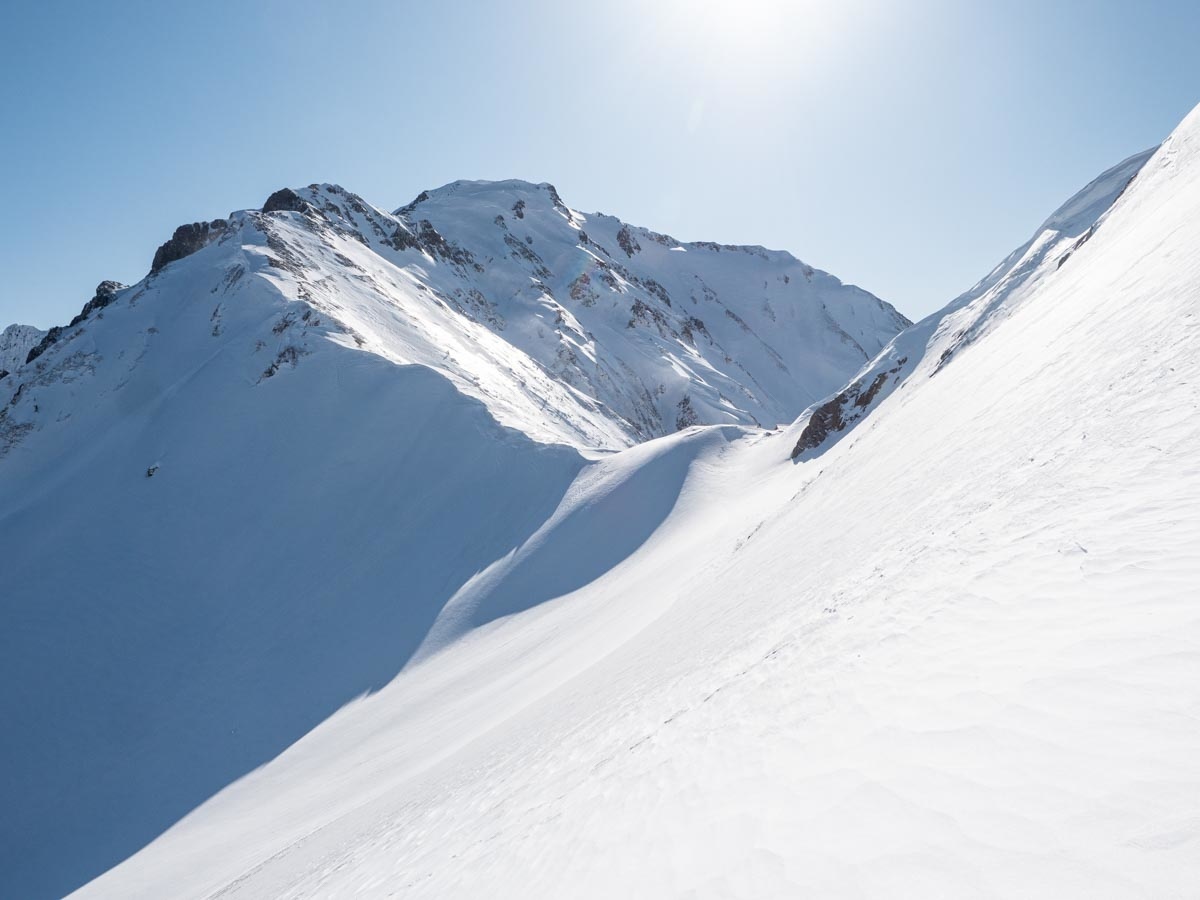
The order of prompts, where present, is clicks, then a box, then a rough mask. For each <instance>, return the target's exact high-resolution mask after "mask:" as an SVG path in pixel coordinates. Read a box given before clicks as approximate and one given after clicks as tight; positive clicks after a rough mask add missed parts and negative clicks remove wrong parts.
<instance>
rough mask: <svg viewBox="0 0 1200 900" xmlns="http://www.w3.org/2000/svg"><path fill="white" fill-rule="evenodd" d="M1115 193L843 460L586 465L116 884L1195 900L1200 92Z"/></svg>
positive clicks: (112, 878) (922, 375) (766, 438)
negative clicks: (372, 685)
mask: <svg viewBox="0 0 1200 900" xmlns="http://www.w3.org/2000/svg"><path fill="white" fill-rule="evenodd" d="M1139 166H1140V171H1138V167H1139ZM1133 171H1138V174H1137V178H1136V179H1134V180H1133V182H1132V183H1130V184H1129V186H1128V188H1127V189H1126V190H1124V192H1123V193H1122V192H1120V190H1119V188H1115V185H1116V183H1118V182H1120V181H1121V180H1123V179H1124V178H1125V175H1126V174H1132V172H1133ZM1112 181H1113V187H1110V186H1107V185H1106V186H1103V187H1100V188H1098V190H1097V193H1096V197H1097V203H1098V207H1105V206H1107V204H1109V203H1111V208H1109V209H1108V211H1107V213H1105V214H1104V215H1102V216H1099V217H1098V214H1099V213H1100V212H1101V211H1102V210H1101V209H1100V208H1097V209H1095V210H1094V211H1087V212H1084V211H1082V210H1081V211H1080V213H1079V215H1080V216H1081V217H1083V218H1087V217H1088V216H1091V217H1092V219H1093V221H1095V222H1097V223H1098V224H1097V227H1096V228H1095V229H1094V231H1092V232H1091V234H1090V238H1089V239H1088V240H1087V241H1085V242H1080V241H1079V240H1078V237H1077V236H1075V235H1069V236H1068V238H1075V239H1074V241H1073V242H1072V246H1073V249H1072V254H1071V257H1070V259H1069V260H1068V261H1067V262H1066V263H1065V264H1064V265H1061V266H1058V265H1057V264H1054V265H1053V266H1051V267H1048V266H1047V265H1046V264H1045V263H1046V261H1049V260H1051V259H1054V258H1061V254H1059V253H1057V252H1054V253H1053V254H1051V255H1047V256H1045V257H1044V260H1043V262H1039V263H1037V264H1036V265H1035V266H1034V268H1036V269H1037V274H1036V275H1035V276H1034V277H1031V278H1016V279H1010V280H1009V282H1008V284H1009V287H1008V288H1003V287H1001V288H999V289H998V290H996V291H994V292H993V293H991V294H990V295H989V293H988V292H989V291H992V289H993V288H994V287H996V286H997V285H1000V284H1001V283H1002V282H1003V280H1004V276H1003V275H1001V276H1000V278H998V279H996V280H995V281H994V282H993V284H991V285H987V286H984V287H983V288H982V293H980V294H979V297H980V298H983V297H988V299H987V300H986V301H984V302H983V303H980V304H979V305H978V306H976V307H975V309H976V310H977V311H982V309H983V307H986V309H987V314H986V316H976V317H974V318H971V322H972V323H974V322H984V321H986V323H987V325H986V327H984V328H981V329H978V330H975V331H969V330H968V331H966V332H963V333H964V334H969V335H970V338H971V339H970V340H963V341H959V340H957V338H952V340H954V341H955V343H954V344H953V345H952V346H955V347H956V349H955V352H954V353H953V355H952V358H951V360H950V362H949V363H948V364H946V365H943V366H941V367H940V369H939V370H938V371H936V373H935V374H934V373H930V372H926V371H925V370H921V371H919V372H917V373H916V374H915V375H913V374H909V373H907V372H906V373H904V374H905V375H907V376H908V377H907V378H906V379H902V380H901V381H900V382H899V384H901V385H903V386H904V387H903V388H899V387H898V388H897V389H896V390H893V391H891V392H890V393H888V394H886V395H881V396H880V397H879V402H878V403H877V405H876V406H875V408H874V409H873V410H872V412H871V414H870V416H869V417H867V418H865V419H864V420H862V422H861V424H860V425H859V427H856V428H855V429H854V430H853V431H850V432H849V433H848V434H847V435H846V436H845V437H844V438H843V439H842V440H839V441H834V442H831V443H830V444H829V445H827V446H823V447H821V448H820V449H821V450H822V452H821V453H820V455H817V456H811V455H805V454H801V455H800V456H799V457H798V458H797V460H796V461H795V462H789V461H788V457H789V456H790V453H791V450H792V446H793V444H794V442H796V441H797V440H798V439H799V437H800V435H801V434H802V432H803V431H804V430H805V429H806V428H807V427H808V423H809V418H808V417H807V416H806V417H803V418H801V419H800V420H799V421H798V422H796V423H795V424H794V425H793V426H791V427H789V428H787V429H783V430H780V431H774V432H766V431H756V430H749V429H740V428H736V427H732V426H723V427H716V428H698V429H688V430H685V431H684V432H682V433H680V434H677V435H673V436H668V437H664V438H661V439H659V440H656V441H651V442H649V443H645V444H642V445H641V446H638V447H635V448H633V449H631V450H628V451H625V452H622V453H619V454H616V455H613V456H610V457H608V458H605V459H603V460H599V461H595V462H592V463H590V464H588V465H587V466H585V467H583V468H581V469H580V470H579V471H578V472H577V474H575V476H574V481H573V483H572V484H571V485H570V486H569V487H567V488H566V489H565V490H563V491H562V493H561V495H560V498H559V502H558V504H557V505H556V508H555V511H554V513H553V514H551V515H549V516H548V517H546V518H545V519H544V520H543V522H542V524H541V525H539V526H538V528H537V529H536V530H534V531H532V532H530V536H529V538H528V540H525V541H522V542H521V543H520V544H519V545H518V546H517V547H516V548H515V550H514V552H513V553H512V554H511V555H510V556H506V557H505V558H503V559H501V560H499V561H498V562H497V563H496V564H493V565H490V566H488V567H486V568H485V569H481V570H480V573H479V575H478V577H477V578H476V579H474V580H473V581H472V582H471V583H470V584H469V585H467V586H466V587H465V588H463V589H462V590H460V591H458V592H456V594H455V597H454V598H453V600H452V601H451V602H450V603H449V604H448V605H447V607H446V610H445V611H444V612H443V613H442V614H441V615H440V616H439V619H438V621H437V622H436V623H435V624H434V626H433V628H432V629H431V636H432V639H433V644H432V645H431V646H427V647H426V648H425V650H424V651H422V652H421V653H420V654H419V656H418V657H417V660H416V661H415V662H413V663H411V664H410V665H409V666H407V667H406V668H405V670H404V671H402V672H401V673H400V674H399V675H398V677H396V678H395V679H394V680H392V681H391V682H390V683H388V684H387V685H386V686H383V687H381V689H380V690H378V691H377V692H376V693H374V694H372V695H370V696H366V697H362V698H359V699H357V700H355V701H354V702H352V703H349V704H347V705H346V706H344V707H343V708H341V709H340V710H338V712H337V713H336V714H334V715H332V716H331V717H329V718H328V719H327V720H326V721H324V722H323V723H322V724H321V725H320V726H318V727H317V728H315V729H314V730H313V731H312V732H311V733H310V734H308V735H307V736H306V737H305V738H304V739H303V740H301V741H299V742H298V743H296V744H295V745H294V746H292V747H290V748H289V749H288V750H287V751H286V752H284V753H282V754H281V755H280V756H279V757H278V758H276V759H274V760H272V761H271V762H270V763H269V764H268V765H266V766H263V767H262V768H260V769H258V770H256V771H254V772H252V773H251V774H249V775H247V776H246V777H245V778H243V779H241V780H239V781H238V782H236V783H235V784H233V785H231V786H230V787H228V788H227V789H225V790H224V791H222V792H220V793H219V794H217V795H216V796H215V797H213V798H212V799H210V800H209V801H208V802H206V803H205V804H204V805H202V806H200V807H199V808H198V809H197V810H195V811H194V812H193V813H191V814H190V815H189V816H187V817H186V818H184V819H183V820H182V821H181V822H179V823H178V824H177V825H175V826H174V827H173V828H171V829H170V830H169V831H167V832H166V833H165V834H164V835H162V836H161V837H160V838H158V839H157V840H156V841H154V842H153V843H152V844H151V845H150V846H149V847H147V848H146V849H145V850H143V851H142V852H140V853H139V854H137V855H135V856H134V857H132V858H131V859H129V860H128V861H126V862H124V863H123V864H121V865H120V866H118V867H116V868H115V869H113V870H112V871H110V872H108V873H107V874H105V875H104V876H103V877H101V878H99V879H97V880H96V881H95V882H93V883H91V884H90V885H88V886H87V887H86V888H85V889H84V890H82V891H81V892H80V896H85V897H131V896H145V897H155V896H162V895H164V894H171V895H185V896H220V897H223V898H232V897H261V896H272V897H302V896H321V897H351V896H390V895H402V896H406V897H448V896H453V897H470V896H484V895H486V896H500V897H528V896H538V897H550V896H574V897H609V896H638V897H662V896H680V897H684V896H686V897H728V896H747V897H751V896H753V897H764V896H768V897H783V896H822V897H827V896H828V897H905V896H911V897H931V896H941V897H963V896H970V897H1047V898H1062V897H1097V896H1103V897H1146V896H1153V897H1186V896H1192V895H1194V892H1195V885H1196V884H1197V883H1200V815H1198V813H1197V810H1198V809H1200V762H1198V760H1200V715H1198V714H1200V652H1198V649H1197V648H1198V647H1200V606H1198V605H1197V594H1196V586H1197V584H1200V553H1198V552H1197V548H1198V547H1200V416H1197V406H1198V405H1200V388H1198V384H1197V378H1198V376H1200V373H1198V372H1197V366H1196V361H1197V359H1200V325H1198V323H1200V257H1198V256H1197V254H1196V250H1195V248H1196V247H1197V246H1198V245H1200V215H1198V213H1200V110H1198V111H1196V112H1194V113H1193V114H1192V115H1191V116H1189V118H1188V119H1187V120H1186V121H1185V122H1184V123H1183V124H1182V125H1181V126H1180V127H1179V129H1177V131H1176V132H1175V133H1174V134H1173V135H1172V136H1171V137H1170V138H1169V139H1168V140H1167V141H1166V142H1165V143H1164V144H1163V145H1162V147H1160V148H1159V149H1158V150H1157V151H1156V152H1155V153H1154V154H1153V155H1152V156H1151V157H1150V158H1149V159H1148V160H1140V161H1138V162H1136V163H1130V164H1129V165H1128V166H1127V167H1126V168H1125V169H1119V170H1117V172H1116V174H1115V175H1114V176H1113V177H1112ZM1118 194H1119V196H1118ZM1086 227H1087V228H1089V229H1090V227H1091V226H1090V225H1088V226H1086ZM1068 238H1064V240H1066V239H1068ZM1027 252H1028V248H1027V249H1026V250H1025V251H1022V252H1021V256H1022V257H1024V256H1025V254H1026V253H1027ZM1010 268H1011V267H1010ZM1005 271H1008V269H1005ZM972 302H973V301H968V302H967V303H966V304H965V305H964V306H963V307H962V308H963V309H967V308H970V307H971V306H972ZM953 315H954V313H953V312H951V314H950V316H953ZM948 318H949V317H948ZM966 323H967V322H966V319H965V318H964V320H963V324H966ZM954 331H955V330H954V329H950V332H954ZM922 342H925V343H926V344H927V341H926V339H925V338H922ZM898 343H899V342H898ZM939 348H940V345H939ZM940 355H941V353H940V349H939V353H938V358H939V360H940ZM927 357H928V353H926V354H924V356H923V358H926V363H928V362H929V360H928V358H927ZM926 363H922V365H925V364H926ZM932 365H933V367H934V368H937V364H936V362H934V363H933V364H932ZM302 368H303V367H301V369H298V371H301V370H302ZM897 374H899V373H897ZM641 473H645V474H646V477H645V479H644V481H645V483H646V484H649V485H654V486H655V490H654V491H652V492H651V495H650V496H647V495H646V492H645V490H644V488H643V486H641V485H639V477H640V474H641ZM155 477H156V478H157V476H155ZM563 480H564V481H566V480H568V476H564V478H563ZM140 484H149V483H148V482H142V483H140ZM552 493H553V492H552ZM623 508H624V509H626V512H625V513H624V514H621V513H620V510H622V509H623ZM614 510H615V511H616V512H614ZM614 522H627V523H629V526H630V527H636V530H637V536H636V538H635V539H633V540H629V541H628V542H625V539H624V537H623V536H622V535H621V533H620V530H619V529H618V528H616V527H614ZM593 553H594V554H595V556H594V557H593V555H592V554H593ZM593 559H594V560H596V561H597V564H596V565H595V566H594V567H593V566H590V565H589V562H590V561H592V560H593ZM571 572H578V573H581V574H582V575H583V577H582V578H581V579H578V580H564V575H565V574H566V573H571ZM579 581H582V582H584V583H578V582H579ZM549 595H553V597H551V596H549ZM522 598H524V599H526V600H537V601H542V602H539V603H537V605H534V606H529V607H528V608H525V609H524V610H523V611H521V612H516V609H517V608H519V607H521V606H523V605H524V604H523V603H522V602H521V600H522ZM507 613H514V614H512V615H505V614H507ZM497 616H499V617H500V618H496V617H497Z"/></svg>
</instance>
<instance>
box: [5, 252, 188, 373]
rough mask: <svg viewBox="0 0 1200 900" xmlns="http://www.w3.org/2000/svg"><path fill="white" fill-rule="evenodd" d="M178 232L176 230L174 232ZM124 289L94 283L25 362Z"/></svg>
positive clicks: (116, 283) (110, 283)
mask: <svg viewBox="0 0 1200 900" xmlns="http://www.w3.org/2000/svg"><path fill="white" fill-rule="evenodd" d="M176 233H178V232H176ZM123 290H125V285H123V284H121V282H119V281H102V282H100V283H99V284H98V285H96V293H95V295H93V297H92V299H91V300H89V301H88V302H87V303H85V304H84V305H83V309H82V310H80V311H79V315H77V316H76V317H75V318H73V319H72V320H71V322H70V324H68V325H65V326H63V325H55V326H54V327H53V328H51V329H50V330H49V331H47V332H46V333H45V334H44V335H43V336H42V339H41V340H40V341H38V343H37V344H36V345H34V346H33V347H32V348H31V349H30V351H29V354H28V355H27V356H26V357H25V362H26V363H31V362H33V361H34V360H35V359H37V358H38V357H39V356H41V355H42V354H43V353H45V352H46V350H47V349H49V348H50V347H51V346H52V345H53V344H54V343H55V342H56V341H57V340H58V339H59V338H60V337H62V334H63V332H65V331H66V330H67V329H68V328H74V327H75V326H76V325H78V324H79V323H80V322H82V321H84V320H85V319H86V318H88V316H90V315H91V314H92V313H94V312H95V311H96V310H98V309H103V308H104V307H106V306H108V305H109V304H110V303H112V302H113V300H115V299H116V298H117V294H118V293H119V292H121V291H123Z"/></svg>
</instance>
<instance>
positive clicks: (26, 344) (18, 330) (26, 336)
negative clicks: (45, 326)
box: [0, 325, 46, 372]
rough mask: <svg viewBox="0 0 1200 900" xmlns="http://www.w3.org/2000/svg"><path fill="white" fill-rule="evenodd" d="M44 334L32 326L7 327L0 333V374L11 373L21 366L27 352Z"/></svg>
mask: <svg viewBox="0 0 1200 900" xmlns="http://www.w3.org/2000/svg"><path fill="white" fill-rule="evenodd" d="M45 334H46V333H45V332H44V331H42V330H41V329H39V328H34V327H33V326H32V325H9V326H8V327H7V328H5V329H4V330H3V331H0V372H12V371H14V370H16V369H17V368H19V367H21V366H23V365H24V364H25V357H27V356H28V355H29V351H30V350H32V349H33V348H34V347H35V346H37V344H38V342H39V341H41V339H42V338H43V337H44V336H45Z"/></svg>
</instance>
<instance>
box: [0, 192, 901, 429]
mask: <svg viewBox="0 0 1200 900" xmlns="http://www.w3.org/2000/svg"><path fill="white" fill-rule="evenodd" d="M160 285H165V289H164V288H163V287H160ZM205 292H207V294H208V295H209V298H208V299H210V300H211V301H212V302H211V304H210V307H209V312H210V314H211V315H210V319H211V323H212V324H211V327H210V328H206V329H205V332H204V333H205V336H210V337H211V338H216V339H218V341H217V343H218V345H220V346H224V344H225V343H227V342H228V340H229V339H228V338H226V339H225V340H221V338H222V335H223V334H224V333H225V329H226V327H227V326H226V325H225V323H224V321H223V319H224V316H225V310H226V309H227V308H228V306H229V305H230V304H242V305H245V304H260V307H259V308H260V309H261V310H262V312H263V314H264V315H267V314H272V315H274V316H275V317H276V318H275V321H273V322H272V323H271V328H270V335H269V336H267V335H261V336H256V337H254V339H253V340H252V341H251V342H250V344H249V349H248V350H247V352H248V353H251V354H258V355H259V356H263V354H264V353H265V350H266V348H267V347H268V346H270V347H271V348H272V349H273V350H274V353H275V355H274V356H271V358H266V357H265V356H263V358H261V359H260V358H257V357H256V358H255V359H254V362H253V365H256V366H260V367H261V372H263V373H265V372H267V371H274V370H276V369H278V367H279V366H281V365H287V366H288V367H292V366H294V365H296V363H297V362H298V361H299V360H300V359H301V358H302V357H304V356H306V355H308V354H309V353H311V352H312V351H313V346H314V342H317V343H327V342H328V341H330V340H332V341H333V342H335V343H341V344H344V345H348V346H353V347H356V348H360V349H362V350H365V351H367V352H370V353H373V354H375V355H377V356H380V357H382V358H384V359H387V360H389V361H391V362H393V363H397V364H401V365H409V364H416V365H423V366H427V367H429V368H431V369H433V370H435V371H438V372H440V373H441V374H443V375H445V376H446V377H447V378H449V380H450V381H451V383H452V384H453V385H454V386H455V387H456V388H457V389H458V390H459V391H460V392H462V393H464V394H466V395H467V396H471V397H475V398H477V399H480V400H482V401H483V402H484V403H485V404H486V405H487V406H488V408H489V409H490V410H491V412H492V413H493V415H495V416H496V418H497V419H498V421H500V422H502V423H503V424H505V425H509V426H512V427H515V428H518V429H520V430H522V431H524V432H525V433H527V434H529V435H530V436H532V437H534V438H536V439H538V440H542V441H552V442H562V443H568V444H571V445H574V446H578V447H581V448H598V449H616V448H620V447H625V446H629V445H630V444H632V443H636V442H637V441H640V440H644V439H646V438H649V437H656V436H661V435H663V434H669V433H671V432H674V431H678V430H680V429H682V428H686V427H689V426H691V425H696V424H720V423H736V424H759V423H763V424H768V423H769V424H772V425H773V424H775V423H777V422H783V421H790V420H791V419H793V418H794V417H795V416H796V415H797V414H798V413H799V412H800V411H801V410H803V409H804V408H805V407H806V406H808V405H809V404H810V403H812V402H813V401H814V400H817V399H819V398H820V397H822V396H824V395H826V394H828V393H829V392H831V391H833V390H835V389H836V388H837V387H838V386H840V385H841V384H842V383H843V382H844V381H845V380H846V378H847V377H848V376H849V375H850V374H851V373H853V372H854V371H855V370H856V369H858V368H859V367H860V366H861V365H862V364H863V363H864V362H866V361H867V360H868V359H870V358H871V357H872V356H874V355H875V354H876V353H877V352H878V351H879V350H880V349H881V348H882V347H883V346H884V345H885V344H886V343H887V341H888V340H889V339H890V338H892V337H893V336H894V335H895V334H896V333H897V332H898V331H899V330H900V329H901V328H902V327H904V326H905V325H907V324H908V322H907V320H905V319H904V318H903V317H902V316H901V315H900V314H899V313H897V312H896V311H895V310H894V309H893V308H892V307H891V306H889V305H888V304H886V303H883V302H882V301H880V300H878V299H877V298H875V297H873V296H871V295H870V294H868V293H866V292H865V291H862V290H860V289H858V288H855V287H852V286H847V285H843V284H842V283H841V282H840V281H838V280H837V279H836V278H834V277H833V276H831V275H828V274H826V273H824V272H820V271H817V270H816V269H813V268H812V267H811V266H808V265H806V264H804V263H802V262H800V261H799V260H797V259H795V258H794V257H793V256H791V254H788V253H783V252H776V251H768V250H764V249H763V248H761V247H731V246H722V245H717V244H710V243H699V244H682V243H680V242H678V241H676V240H674V239H673V238H670V237H667V236H665V235H661V234H657V233H655V232H652V231H648V230H646V229H642V228H635V227H633V226H630V225H627V224H625V223H623V222H621V221H620V220H618V219H615V218H612V217H611V216H603V215H592V216H585V215H583V214H581V213H578V212H575V211H574V210H571V209H569V208H568V207H567V206H565V205H564V204H563V202H562V200H561V199H560V198H559V196H558V193H557V192H556V191H555V189H554V187H553V186H551V185H548V184H541V185H532V184H528V183H526V182H520V181H506V182H456V183H455V184H452V185H448V186H446V187H444V188H441V189H439V190H435V191H432V192H423V193H422V194H421V195H420V196H419V197H418V198H417V199H416V200H415V201H413V203H411V204H409V205H408V206H406V207H403V208H402V209H400V210H398V211H397V212H396V213H395V214H394V215H393V214H387V213H384V212H381V211H380V210H378V209H375V208H373V207H371V206H369V205H367V204H366V203H365V202H364V201H363V200H362V199H361V198H359V197H357V196H356V195H354V194H352V193H349V192H348V191H345V190H344V189H342V188H340V187H337V186H335V185H313V186H311V187H309V188H305V189H302V190H299V191H293V190H290V189H284V190H281V191H278V192H276V193H275V194H273V195H272V196H271V197H269V198H268V200H267V202H266V203H265V204H264V206H263V209H262V211H258V210H246V211H241V212H237V213H233V214H231V216H230V217H229V218H228V219H220V220H216V221H214V222H200V223H195V224H191V225H184V226H181V227H180V228H179V229H178V230H177V231H176V233H175V235H174V236H173V237H172V238H171V240H169V241H167V242H166V243H165V244H163V246H162V247H160V248H159V250H158V252H157V253H156V254H155V257H154V261H153V263H152V265H151V272H150V275H149V276H148V277H147V278H146V279H145V280H143V281H142V282H141V283H139V284H137V285H134V286H133V287H131V288H126V287H125V286H124V285H121V284H118V283H116V282H104V283H102V284H101V285H100V286H99V287H98V288H97V291H96V295H95V297H94V298H93V299H92V300H91V301H89V303H88V304H87V305H86V306H85V307H84V310H83V312H81V313H80V315H79V316H77V317H76V318H75V319H74V320H73V321H72V322H71V323H70V324H69V325H68V326H66V327H64V328H55V329H52V331H51V333H50V334H49V335H48V336H45V339H44V340H42V343H41V344H40V345H39V346H38V347H37V352H36V353H35V358H36V357H38V356H40V355H41V353H42V352H43V351H45V350H46V349H47V348H49V347H51V346H55V345H58V344H59V343H60V342H61V343H63V344H64V345H66V344H71V343H73V342H74V341H75V340H76V339H77V338H78V337H79V336H80V335H83V334H86V333H87V331H88V329H89V327H96V325H95V322H97V321H98V320H99V319H100V318H101V317H102V316H103V315H104V310H105V309H106V308H107V307H109V306H110V305H111V304H113V303H115V302H117V301H118V300H119V301H121V302H120V304H119V305H121V306H125V305H134V304H137V303H138V302H140V301H141V299H142V297H144V296H146V295H147V294H148V293H149V294H150V295H151V296H155V297H157V296H162V295H167V296H169V297H170V298H171V302H179V299H180V298H186V299H187V300H195V301H196V302H198V301H199V295H200V294H203V293H205ZM289 303H290V304H291V305H288V304H289ZM93 316H94V317H95V318H94V319H93ZM314 316H315V317H316V318H315V319H314V318H313V317H314ZM314 322H320V323H323V324H314ZM85 323H87V324H85ZM210 332H211V335H210V334H209V333H210ZM39 337H41V336H39ZM239 337H242V338H247V337H249V336H248V335H240V336H239ZM194 338H195V336H194V335H193V336H191V338H190V339H194ZM35 343H36V342H35ZM85 343H86V340H85ZM203 343H207V344H208V345H210V347H209V349H211V345H213V344H214V342H213V341H212V340H209V341H206V342H203ZM266 356H270V354H266ZM52 357H53V358H54V359H55V360H56V361H55V362H51V361H50V357H48V358H46V359H44V360H38V361H37V362H36V363H35V364H34V369H33V370H32V371H33V373H34V374H33V375H32V377H33V378H34V379H36V380H39V381H41V382H46V383H48V382H49V381H52V380H53V375H52V374H47V373H48V372H50V369H51V367H53V366H54V365H57V364H58V361H61V360H62V359H66V358H70V357H71V354H70V353H68V352H65V351H62V352H56V353H55V354H52ZM21 361H22V362H24V359H22V360H21ZM14 368H15V366H14ZM19 381H20V379H14V380H13V382H12V385H13V387H12V389H13V390H15V389H16V388H15V385H16V384H17V383H19ZM16 417H17V411H16V410H14V411H11V412H10V413H9V426H10V429H9V433H10V435H11V433H12V431H11V429H12V423H13V421H14V420H15V419H16ZM26 424H29V425H32V424H33V423H32V422H30V423H26ZM2 449H3V445H0V451H2Z"/></svg>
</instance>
